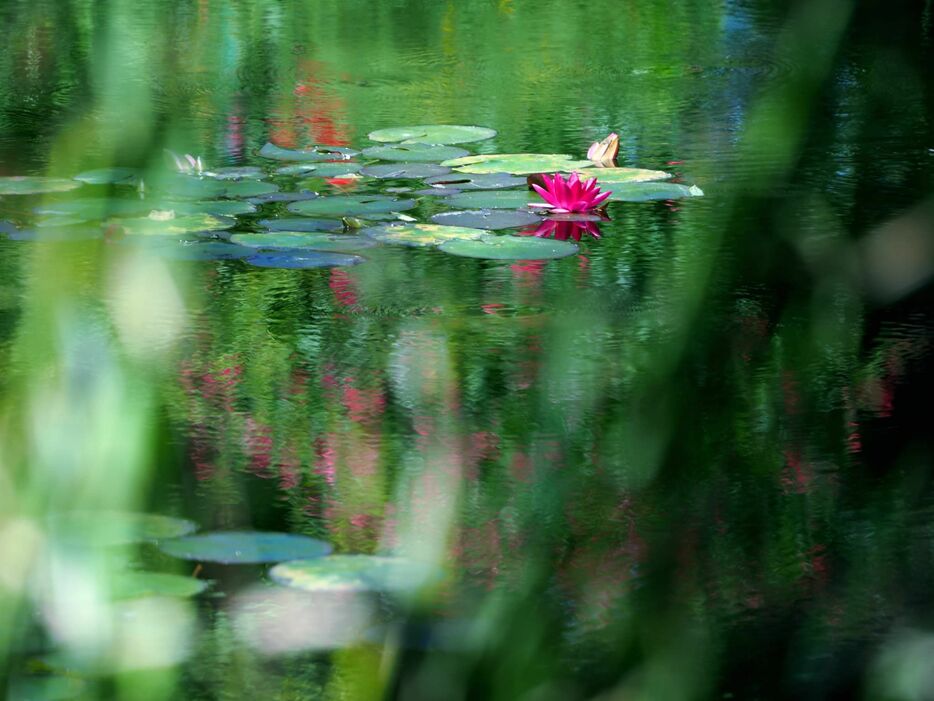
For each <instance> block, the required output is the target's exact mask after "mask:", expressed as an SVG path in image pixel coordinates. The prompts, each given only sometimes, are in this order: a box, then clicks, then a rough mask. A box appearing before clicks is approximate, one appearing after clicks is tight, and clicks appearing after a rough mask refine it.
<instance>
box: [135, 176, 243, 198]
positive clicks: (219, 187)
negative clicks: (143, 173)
mask: <svg viewBox="0 0 934 701" xmlns="http://www.w3.org/2000/svg"><path fill="white" fill-rule="evenodd" d="M146 185H147V186H148V185H149V181H148V180H147V181H146ZM227 186H228V183H225V182H223V181H220V180H211V179H210V178H199V177H196V176H194V175H183V174H181V173H173V174H171V175H166V176H162V177H161V178H157V179H156V180H155V181H154V182H153V183H152V188H153V190H156V191H158V192H164V193H166V194H168V195H171V196H173V197H183V198H186V199H192V200H200V199H204V198H209V197H220V196H222V195H223V194H224V191H225V190H226V189H227Z"/></svg>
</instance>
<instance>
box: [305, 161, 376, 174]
mask: <svg viewBox="0 0 934 701" xmlns="http://www.w3.org/2000/svg"><path fill="white" fill-rule="evenodd" d="M361 168H363V164H362V163H357V162H355V161H339V162H336V163H330V162H329V163H318V164H317V165H316V166H315V169H314V170H313V171H311V172H309V173H307V175H308V176H309V177H312V178H339V177H341V176H343V175H347V176H350V175H353V174H354V173H359V172H360V169H361Z"/></svg>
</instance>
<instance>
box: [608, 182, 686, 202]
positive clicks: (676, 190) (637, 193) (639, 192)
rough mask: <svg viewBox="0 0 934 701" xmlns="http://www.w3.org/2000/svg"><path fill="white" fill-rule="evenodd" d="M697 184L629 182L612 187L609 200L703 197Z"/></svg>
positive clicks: (640, 200)
mask: <svg viewBox="0 0 934 701" xmlns="http://www.w3.org/2000/svg"><path fill="white" fill-rule="evenodd" d="M703 196H704V191H703V190H701V189H700V188H699V187H697V185H679V184H678V183H631V184H629V185H620V186H618V187H614V188H613V194H612V195H610V200H615V201H617V202H648V201H650V200H678V199H681V198H684V197H703Z"/></svg>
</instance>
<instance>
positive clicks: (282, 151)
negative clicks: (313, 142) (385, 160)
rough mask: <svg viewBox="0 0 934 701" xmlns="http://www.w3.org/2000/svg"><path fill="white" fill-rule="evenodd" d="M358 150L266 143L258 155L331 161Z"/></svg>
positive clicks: (280, 158) (273, 157) (347, 156)
mask: <svg viewBox="0 0 934 701" xmlns="http://www.w3.org/2000/svg"><path fill="white" fill-rule="evenodd" d="M359 153H360V152H359V151H355V150H353V149H352V148H344V147H343V146H312V147H310V148H306V149H291V148H282V147H281V146H276V145H275V144H272V143H268V144H266V145H265V146H263V148H261V149H260V150H259V155H260V156H262V157H263V158H269V159H272V160H275V161H311V162H314V161H333V160H335V159H338V158H345V159H346V158H353V157H354V156H356V155H358V154H359Z"/></svg>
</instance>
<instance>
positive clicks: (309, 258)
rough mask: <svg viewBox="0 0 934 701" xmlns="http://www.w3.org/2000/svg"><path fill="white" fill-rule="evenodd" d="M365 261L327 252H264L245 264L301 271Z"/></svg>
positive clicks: (248, 259)
mask: <svg viewBox="0 0 934 701" xmlns="http://www.w3.org/2000/svg"><path fill="white" fill-rule="evenodd" d="M365 260H366V259H365V258H361V257H360V256H352V255H349V254H346V253H331V252H329V251H310V250H309V251H296V250H288V251H264V252H261V253H257V254H255V255H252V256H250V257H249V258H247V259H246V262H247V263H249V264H250V265H255V266H256V267H257V268H281V269H284V270H303V269H308V268H339V267H344V266H349V265H359V264H360V263H363V262H364V261H365Z"/></svg>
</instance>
